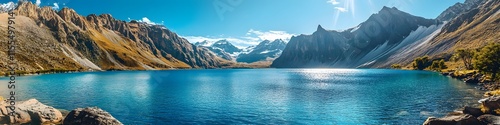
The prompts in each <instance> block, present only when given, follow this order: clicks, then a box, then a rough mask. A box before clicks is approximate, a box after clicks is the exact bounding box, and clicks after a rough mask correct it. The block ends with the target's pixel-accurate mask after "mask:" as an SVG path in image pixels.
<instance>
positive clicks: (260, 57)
mask: <svg viewBox="0 0 500 125" xmlns="http://www.w3.org/2000/svg"><path fill="white" fill-rule="evenodd" d="M194 45H196V46H199V47H204V48H207V49H209V50H210V51H212V52H213V53H214V54H215V55H217V56H219V57H221V58H224V59H226V60H232V61H234V62H241V63H255V62H259V61H272V60H274V59H275V58H277V57H278V56H279V55H281V52H282V51H283V49H284V48H285V46H286V42H285V41H283V40H281V39H276V40H274V41H269V40H264V41H262V42H260V43H259V44H258V45H255V46H249V47H247V48H244V49H239V48H237V47H236V46H234V45H233V44H231V42H230V41H228V40H219V41H215V42H213V41H206V40H205V41H202V42H196V43H195V44H194Z"/></svg>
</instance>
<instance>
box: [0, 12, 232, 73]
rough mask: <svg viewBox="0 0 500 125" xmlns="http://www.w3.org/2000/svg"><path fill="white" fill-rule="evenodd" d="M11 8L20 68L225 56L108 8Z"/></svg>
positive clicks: (122, 65) (170, 63) (195, 63)
mask: <svg viewBox="0 0 500 125" xmlns="http://www.w3.org/2000/svg"><path fill="white" fill-rule="evenodd" d="M13 12H14V13H16V15H17V16H16V20H15V21H16V29H17V30H16V35H17V36H16V37H17V38H18V45H19V47H18V55H17V56H16V59H17V60H19V69H18V70H21V71H26V72H33V71H39V70H48V69H67V70H70V69H71V70H86V69H90V70H115V69H117V70H127V69H134V70H137V69H139V70H141V69H169V68H218V67H221V66H222V65H225V64H226V62H228V61H226V60H224V59H221V58H219V57H217V56H215V55H213V54H212V53H211V52H210V51H209V50H206V49H203V48H198V47H196V46H194V45H192V44H190V43H189V42H188V41H187V40H186V39H184V38H182V37H180V36H178V35H177V34H176V33H174V32H172V31H170V30H168V29H167V28H166V27H164V26H161V25H150V24H147V23H141V22H137V21H131V22H125V21H122V20H117V19H115V18H113V17H112V16H111V15H110V14H102V15H95V14H91V15H88V16H81V15H79V14H78V13H77V12H76V11H74V10H73V9H70V8H63V9H61V10H60V11H55V10H53V9H52V8H50V7H39V6H37V5H34V4H33V3H31V2H19V3H18V4H17V7H16V9H14V10H13ZM1 16H2V18H6V16H7V13H2V14H1ZM0 27H3V28H2V29H0V33H5V32H7V31H6V29H7V28H6V27H7V22H6V21H1V22H0ZM2 39H3V40H6V38H2ZM4 47H5V46H4ZM0 55H4V56H5V55H6V53H5V52H1V53H0ZM0 62H1V63H2V64H4V65H5V64H6V62H7V60H5V59H1V60H0Z"/></svg>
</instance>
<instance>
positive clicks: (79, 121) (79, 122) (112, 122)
mask: <svg viewBox="0 0 500 125" xmlns="http://www.w3.org/2000/svg"><path fill="white" fill-rule="evenodd" d="M63 125H123V124H122V123H121V122H120V121H118V120H117V119H115V118H114V117H113V116H111V114H109V113H108V112H106V111H104V110H102V109H100V108H97V107H88V108H77V109H74V110H73V111H71V112H70V113H69V114H68V116H66V118H65V119H64V122H63Z"/></svg>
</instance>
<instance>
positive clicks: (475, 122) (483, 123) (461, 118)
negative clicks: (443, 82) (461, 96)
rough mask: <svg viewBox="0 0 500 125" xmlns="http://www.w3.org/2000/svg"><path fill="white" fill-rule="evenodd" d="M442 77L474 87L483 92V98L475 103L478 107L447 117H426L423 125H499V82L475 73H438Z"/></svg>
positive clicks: (455, 111) (456, 111)
mask: <svg viewBox="0 0 500 125" xmlns="http://www.w3.org/2000/svg"><path fill="white" fill-rule="evenodd" d="M438 73H440V74H441V75H443V76H446V77H450V78H453V79H457V80H460V81H463V82H464V83H466V84H473V85H476V86H477V87H475V89H476V90H479V91H483V92H484V93H483V98H481V99H479V100H478V101H477V102H478V103H479V106H470V105H465V107H462V108H458V109H456V110H454V111H450V112H449V113H448V114H447V115H445V116H443V117H440V118H436V117H428V118H427V119H426V120H425V121H424V123H423V125H443V124H461V125H490V124H495V125H496V124H500V112H499V111H500V90H499V89H500V82H498V81H496V82H495V81H491V80H489V79H488V78H487V76H486V75H484V74H481V73H478V72H477V71H473V72H470V71H469V72H467V71H465V73H460V72H456V71H449V72H438Z"/></svg>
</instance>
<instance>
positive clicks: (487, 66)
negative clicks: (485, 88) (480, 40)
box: [473, 43, 500, 80]
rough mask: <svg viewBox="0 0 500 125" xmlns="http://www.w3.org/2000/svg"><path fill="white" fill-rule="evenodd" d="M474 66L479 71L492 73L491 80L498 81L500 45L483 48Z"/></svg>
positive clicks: (495, 44)
mask: <svg viewBox="0 0 500 125" xmlns="http://www.w3.org/2000/svg"><path fill="white" fill-rule="evenodd" d="M473 64H474V67H475V68H476V69H478V70H479V71H481V72H485V73H491V79H492V80H496V76H497V73H498V72H499V71H500V44H498V43H491V44H489V45H487V46H485V47H484V48H482V49H481V50H480V51H479V52H478V53H477V54H476V56H475V61H474V62H473Z"/></svg>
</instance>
